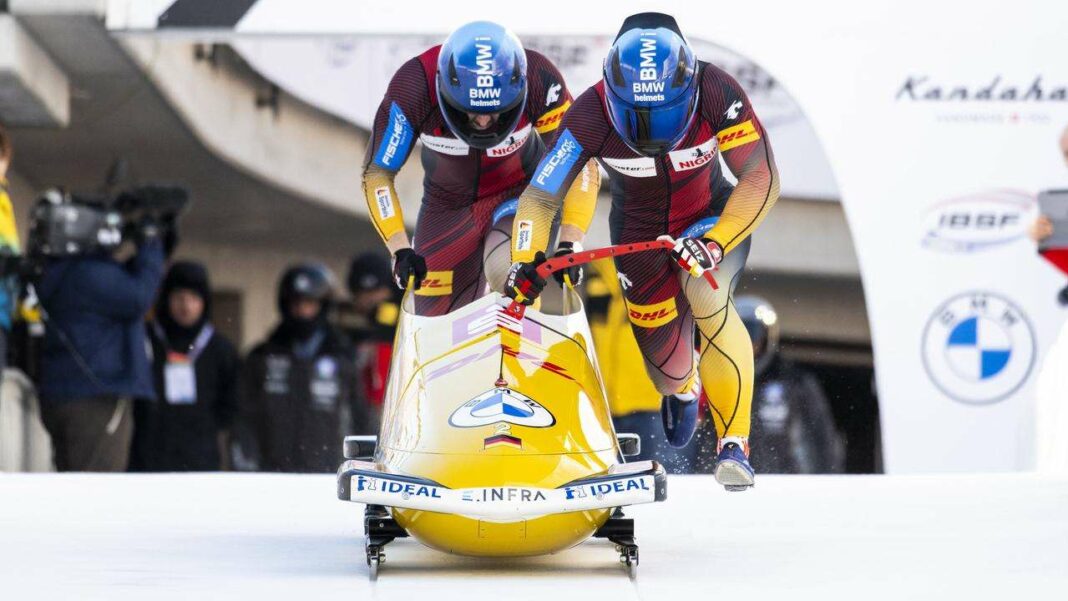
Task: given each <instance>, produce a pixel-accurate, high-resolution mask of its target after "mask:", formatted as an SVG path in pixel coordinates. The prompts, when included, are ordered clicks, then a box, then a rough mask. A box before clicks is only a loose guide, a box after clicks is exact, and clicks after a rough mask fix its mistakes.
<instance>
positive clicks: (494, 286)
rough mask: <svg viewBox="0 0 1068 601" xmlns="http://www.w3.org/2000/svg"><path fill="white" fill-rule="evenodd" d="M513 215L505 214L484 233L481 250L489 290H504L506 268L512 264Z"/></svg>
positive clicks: (506, 276) (506, 277)
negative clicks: (483, 242) (484, 238)
mask: <svg viewBox="0 0 1068 601" xmlns="http://www.w3.org/2000/svg"><path fill="white" fill-rule="evenodd" d="M514 217H515V215H514V214H510V215H505V216H503V217H501V218H500V219H498V220H497V221H495V222H494V224H493V225H492V226H491V227H490V230H489V233H487V234H486V243H485V245H484V247H483V248H484V250H483V252H482V263H483V265H485V270H486V281H487V282H488V283H489V289H490V290H504V282H505V281H506V280H507V279H508V269H509V267H511V265H512V256H511V255H512V221H513V219H514Z"/></svg>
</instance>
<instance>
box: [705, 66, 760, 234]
mask: <svg viewBox="0 0 1068 601" xmlns="http://www.w3.org/2000/svg"><path fill="white" fill-rule="evenodd" d="M700 102H701V111H703V112H704V117H705V119H706V120H707V121H708V122H709V123H711V124H712V127H713V130H714V131H715V132H716V144H717V146H718V147H719V151H720V152H721V153H722V155H723V160H724V162H726V163H727V167H728V168H729V169H730V170H731V173H733V174H734V176H735V177H736V178H737V179H738V184H737V185H736V186H735V187H734V191H733V192H732V193H731V195H730V197H729V198H728V199H727V203H726V205H725V206H724V208H723V213H722V214H721V215H720V217H719V221H717V222H716V225H715V226H713V227H712V229H710V230H709V231H708V233H706V234H705V238H707V239H710V240H712V241H713V242H715V243H716V244H718V245H719V246H720V248H722V249H723V252H728V251H730V250H731V249H732V248H734V247H735V246H737V245H738V244H740V243H741V242H743V241H744V240H745V238H746V236H748V235H749V234H751V233H752V232H753V230H754V229H756V227H757V226H758V225H760V222H761V221H763V220H764V217H765V216H767V214H768V211H770V210H771V207H772V206H773V205H774V204H775V201H776V200H778V198H779V172H778V169H776V167H775V156H774V155H773V154H772V152H771V143H770V142H769V141H768V134H767V132H766V131H765V130H764V127H763V126H762V125H761V124H760V120H759V119H757V116H756V113H755V112H754V111H753V106H752V104H750V102H749V98H748V97H747V96H746V94H745V92H744V91H743V90H742V87H741V86H740V85H739V84H738V82H737V81H735V79H734V78H733V77H731V76H730V75H728V74H727V73H725V72H724V71H723V70H722V69H719V68H718V67H715V66H713V65H706V66H705V69H704V71H703V73H702V80H701V101H700Z"/></svg>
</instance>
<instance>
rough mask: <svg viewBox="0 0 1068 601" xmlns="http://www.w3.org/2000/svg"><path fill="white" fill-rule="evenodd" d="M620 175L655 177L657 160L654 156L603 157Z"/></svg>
mask: <svg viewBox="0 0 1068 601" xmlns="http://www.w3.org/2000/svg"><path fill="white" fill-rule="evenodd" d="M601 161H602V162H604V164H605V165H608V166H609V167H611V168H612V169H614V170H615V171H618V172H619V174H620V175H626V176H628V177H654V176H655V175H656V160H655V159H653V158H652V157H639V158H635V159H601Z"/></svg>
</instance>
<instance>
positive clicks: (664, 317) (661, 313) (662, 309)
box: [627, 298, 679, 328]
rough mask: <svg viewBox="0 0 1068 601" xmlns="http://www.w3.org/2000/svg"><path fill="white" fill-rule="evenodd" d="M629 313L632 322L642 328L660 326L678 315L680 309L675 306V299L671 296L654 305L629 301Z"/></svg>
mask: <svg viewBox="0 0 1068 601" xmlns="http://www.w3.org/2000/svg"><path fill="white" fill-rule="evenodd" d="M627 314H628V315H629V316H630V322H631V323H633V324H634V325H636V326H638V327H640V328H659V327H660V326H662V325H664V324H666V323H669V322H670V321H671V320H673V319H675V318H676V317H678V315H679V310H678V307H676V306H675V299H674V298H669V299H667V300H665V301H661V302H659V303H655V304H652V305H639V304H637V303H627Z"/></svg>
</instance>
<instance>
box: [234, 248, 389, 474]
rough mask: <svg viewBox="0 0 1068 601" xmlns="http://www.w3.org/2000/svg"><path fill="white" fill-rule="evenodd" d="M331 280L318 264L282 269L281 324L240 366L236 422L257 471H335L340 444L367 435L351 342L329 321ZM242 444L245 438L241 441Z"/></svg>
mask: <svg viewBox="0 0 1068 601" xmlns="http://www.w3.org/2000/svg"><path fill="white" fill-rule="evenodd" d="M333 293H334V277H333V275H332V274H331V273H330V271H329V270H328V269H327V268H326V267H324V266H322V265H317V264H302V265H296V266H294V267H291V268H289V269H287V270H286V272H285V273H284V274H283V275H282V280H281V282H280V283H279V285H278V311H279V313H280V314H281V318H282V322H281V323H280V324H279V325H278V327H277V328H275V330H274V331H273V332H272V333H271V335H270V337H268V339H267V340H266V341H265V342H263V343H261V344H259V345H258V346H256V348H254V349H253V350H252V352H251V353H250V354H249V356H248V359H247V360H246V361H245V372H244V385H245V395H244V397H243V399H242V400H243V401H244V405H243V408H242V414H241V419H242V420H243V421H244V422H245V423H244V424H243V425H244V427H245V429H247V430H249V431H250V432H251V434H252V436H251V437H252V439H253V440H254V444H255V447H256V448H255V449H242V454H248V455H252V456H253V457H255V455H256V454H257V452H256V451H257V450H258V455H259V467H260V469H263V470H265V471H278V472H332V471H334V470H335V469H337V465H338V463H339V461H340V460H341V439H342V437H343V436H345V435H348V434H366V433H368V432H367V430H368V429H369V428H368V420H369V418H368V407H367V402H366V400H365V399H364V395H363V387H362V386H361V385H360V381H359V375H358V373H357V371H356V353H355V351H354V349H353V346H352V343H351V342H349V339H348V338H347V337H346V336H345V335H344V334H343V333H342V332H341V331H340V330H339V329H337V328H336V327H334V326H333V325H331V324H330V323H329V322H328V321H327V315H328V314H329V311H330V308H331V305H332V301H333ZM242 444H246V441H242Z"/></svg>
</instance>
